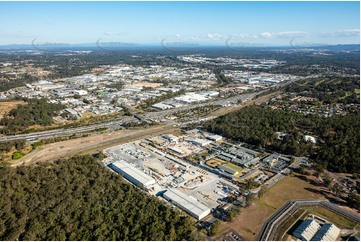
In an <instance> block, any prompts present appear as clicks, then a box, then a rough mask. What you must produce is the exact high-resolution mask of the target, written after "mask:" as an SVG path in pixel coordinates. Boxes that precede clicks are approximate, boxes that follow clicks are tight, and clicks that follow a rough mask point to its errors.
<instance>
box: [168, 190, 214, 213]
mask: <svg viewBox="0 0 361 242" xmlns="http://www.w3.org/2000/svg"><path fill="white" fill-rule="evenodd" d="M163 197H164V198H165V199H166V200H168V201H170V202H171V203H173V204H175V205H176V206H178V207H179V208H181V209H182V210H184V211H185V212H187V213H188V214H190V215H191V216H193V217H195V218H196V219H198V220H201V219H202V218H204V217H205V216H207V215H208V214H209V213H210V212H211V210H210V209H209V208H208V207H206V206H205V205H203V204H202V203H200V202H198V201H197V200H196V199H195V198H192V197H189V196H187V195H186V194H184V193H182V192H180V191H178V190H176V189H172V188H171V189H169V190H167V191H166V192H165V193H164V194H163Z"/></svg>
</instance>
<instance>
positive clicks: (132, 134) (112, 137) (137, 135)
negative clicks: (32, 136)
mask: <svg viewBox="0 0 361 242" xmlns="http://www.w3.org/2000/svg"><path fill="white" fill-rule="evenodd" d="M174 129H176V128H175V127H173V126H170V125H168V126H158V127H153V128H148V129H139V130H121V131H116V132H112V133H104V134H94V135H91V136H88V137H85V138H79V139H73V140H67V141H62V142H57V143H52V144H48V145H44V146H42V147H40V148H39V149H37V150H35V151H32V152H31V153H29V154H28V155H26V156H24V157H23V158H21V159H20V160H18V161H16V162H15V163H13V164H12V166H17V165H21V164H32V163H34V162H38V161H53V160H57V159H60V158H65V157H71V156H74V155H78V154H86V153H96V152H99V151H101V150H103V149H105V148H108V147H111V146H114V145H117V144H121V143H126V142H130V141H133V140H137V139H141V138H144V137H146V136H150V135H155V134H160V133H163V132H167V131H172V130H174Z"/></svg>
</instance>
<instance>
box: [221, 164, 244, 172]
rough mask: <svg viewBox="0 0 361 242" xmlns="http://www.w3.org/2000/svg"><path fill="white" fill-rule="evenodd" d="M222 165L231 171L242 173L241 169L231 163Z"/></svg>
mask: <svg viewBox="0 0 361 242" xmlns="http://www.w3.org/2000/svg"><path fill="white" fill-rule="evenodd" d="M223 165H224V166H227V167H229V168H232V169H233V170H236V171H238V172H241V171H242V167H240V166H237V165H235V164H233V163H231V162H228V163H226V164H223Z"/></svg>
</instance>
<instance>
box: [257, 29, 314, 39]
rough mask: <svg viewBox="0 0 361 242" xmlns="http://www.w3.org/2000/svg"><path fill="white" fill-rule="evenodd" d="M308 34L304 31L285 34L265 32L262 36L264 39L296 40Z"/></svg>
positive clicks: (286, 32)
mask: <svg viewBox="0 0 361 242" xmlns="http://www.w3.org/2000/svg"><path fill="white" fill-rule="evenodd" d="M307 34H308V33H306V32H303V31H285V32H263V33H261V34H260V36H261V37H263V38H295V37H304V36H306V35H307Z"/></svg>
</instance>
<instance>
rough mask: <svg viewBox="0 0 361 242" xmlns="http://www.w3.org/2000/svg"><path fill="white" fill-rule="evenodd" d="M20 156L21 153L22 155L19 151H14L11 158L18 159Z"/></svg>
mask: <svg viewBox="0 0 361 242" xmlns="http://www.w3.org/2000/svg"><path fill="white" fill-rule="evenodd" d="M21 157H23V155H22V154H21V153H19V152H18V151H15V152H14V153H13V156H12V159H13V160H18V159H20V158H21Z"/></svg>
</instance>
